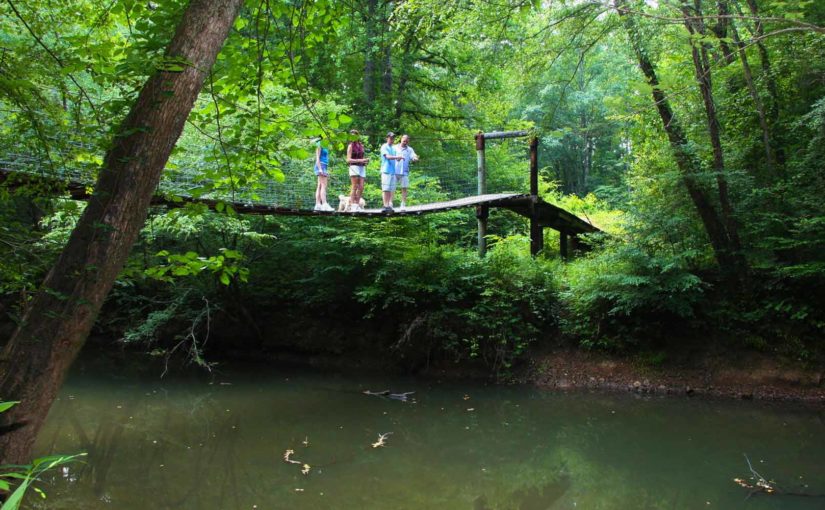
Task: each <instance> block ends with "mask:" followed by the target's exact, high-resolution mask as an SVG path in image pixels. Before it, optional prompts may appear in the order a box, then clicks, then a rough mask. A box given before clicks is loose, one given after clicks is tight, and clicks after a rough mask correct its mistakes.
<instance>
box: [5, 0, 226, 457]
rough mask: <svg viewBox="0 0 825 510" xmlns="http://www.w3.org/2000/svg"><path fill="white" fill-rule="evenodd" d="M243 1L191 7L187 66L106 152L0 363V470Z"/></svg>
mask: <svg viewBox="0 0 825 510" xmlns="http://www.w3.org/2000/svg"><path fill="white" fill-rule="evenodd" d="M241 4H242V0H192V1H191V2H190V4H189V6H188V7H187V9H186V11H185V13H184V14H183V18H182V19H181V22H180V24H179V26H178V28H177V31H176V33H175V35H174V37H173V38H172V41H171V42H170V44H169V47H168V48H167V50H166V56H167V58H170V59H175V61H182V62H185V63H186V67H185V68H184V69H183V70H182V71H180V72H170V71H156V72H155V74H154V75H153V76H152V77H151V78H149V80H148V81H147V82H146V84H145V85H144V87H143V90H141V92H140V95H139V96H138V99H137V101H136V103H135V104H134V106H133V107H132V110H131V111H130V112H129V114H128V115H127V116H126V118H125V120H124V121H123V124H122V125H121V127H120V130H119V134H118V136H115V138H114V141H113V146H112V148H111V149H110V150H109V151H108V152H107V154H106V157H105V159H104V163H103V167H102V169H101V173H100V177H99V178H98V182H97V185H96V187H95V193H94V196H93V197H92V198H91V199H90V200H89V204H88V206H87V207H86V210H85V211H84V212H83V215H82V216H81V218H80V220H79V221H78V223H77V226H76V227H75V229H74V230H73V231H72V234H71V236H70V237H69V241H68V243H67V245H66V247H65V248H64V249H63V252H62V253H61V255H60V257H59V259H58V260H57V263H56V264H55V265H54V267H53V268H52V269H51V271H50V272H49V274H48V275H47V276H46V279H45V281H44V282H43V285H42V287H41V289H40V291H39V292H38V293H37V295H36V297H35V298H34V300H33V301H32V303H31V306H30V307H29V309H28V312H27V313H26V314H25V315H24V317H23V321H22V322H21V324H20V326H19V327H18V329H17V331H16V332H15V333H14V335H12V337H11V339H10V340H9V342H8V344H7V345H6V347H5V349H4V351H3V353H2V357H0V360H1V361H0V362H1V363H2V365H0V396H2V397H3V399H5V400H19V401H21V403H20V405H18V406H16V407H14V408H12V409H11V410H10V411H8V412H6V413H4V414H3V415H0V416H1V417H2V419H3V422H2V428H0V432H2V436H0V464H2V463H6V462H15V463H19V462H24V461H26V459H27V458H28V457H29V456H30V453H31V449H32V446H33V444H34V440H35V438H36V436H37V433H38V431H39V430H40V427H41V425H42V424H43V421H44V419H45V417H46V414H47V413H48V411H49V407H50V406H51V404H52V402H53V401H54V399H55V396H56V394H57V391H58V389H59V388H60V385H61V384H62V382H63V380H64V378H65V376H66V372H67V371H68V369H69V366H70V365H71V364H72V362H73V361H74V359H75V358H76V356H77V354H78V352H79V351H80V349H81V347H82V346H83V344H84V343H85V341H86V337H87V335H88V333H89V331H90V329H91V327H92V325H93V323H94V321H95V318H96V317H97V314H98V312H99V311H100V307H101V306H102V304H103V300H104V299H105V297H106V295H107V294H108V293H109V290H110V289H111V287H112V285H113V283H114V281H115V278H116V277H117V275H118V273H119V272H120V270H121V269H122V268H123V265H124V263H125V262H126V259H127V257H128V255H129V250H130V249H131V247H132V245H133V244H134V242H135V239H136V238H137V236H138V233H139V232H140V229H141V227H142V226H143V223H144V221H145V220H146V215H147V212H148V209H149V203H150V200H151V198H152V194H153V193H154V191H155V189H156V187H157V184H158V182H159V180H160V176H161V172H162V171H163V168H164V166H165V165H166V161H167V160H168V159H169V154H170V153H171V151H172V148H173V147H174V146H175V143H176V142H177V140H178V137H179V136H180V134H181V131H182V130H183V126H184V123H185V121H186V118H187V117H188V116H189V112H190V111H191V109H192V105H193V104H194V102H195V100H196V99H197V97H198V93H199V92H200V90H201V87H202V86H203V82H204V78H205V76H206V74H207V73H208V72H209V70H210V69H211V67H212V64H213V63H214V62H215V58H216V56H217V53H218V51H219V50H220V48H221V46H222V45H223V43H224V41H225V40H226V37H227V35H228V33H229V29H230V27H231V26H232V23H233V21H234V19H235V17H236V16H237V14H238V10H239V8H240V6H241Z"/></svg>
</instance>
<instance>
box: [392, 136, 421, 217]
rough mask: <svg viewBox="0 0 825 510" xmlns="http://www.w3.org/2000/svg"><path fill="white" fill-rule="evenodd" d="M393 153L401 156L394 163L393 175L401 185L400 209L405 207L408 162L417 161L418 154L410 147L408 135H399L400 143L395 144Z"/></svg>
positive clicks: (408, 184)
mask: <svg viewBox="0 0 825 510" xmlns="http://www.w3.org/2000/svg"><path fill="white" fill-rule="evenodd" d="M395 153H396V154H398V155H399V156H401V159H400V160H399V161H398V163H396V164H395V175H396V178H397V179H398V181H399V182H398V185H399V186H400V187H401V210H402V211H403V210H404V209H406V208H407V188H409V187H410V163H415V162H416V161H418V154H416V153H415V151H414V150H413V148H412V147H410V137H409V135H401V143H400V144H398V145H396V146H395Z"/></svg>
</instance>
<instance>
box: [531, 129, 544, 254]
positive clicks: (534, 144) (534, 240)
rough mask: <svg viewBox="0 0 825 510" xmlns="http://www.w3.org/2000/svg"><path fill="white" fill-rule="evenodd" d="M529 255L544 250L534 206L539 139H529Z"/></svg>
mask: <svg viewBox="0 0 825 510" xmlns="http://www.w3.org/2000/svg"><path fill="white" fill-rule="evenodd" d="M530 198H531V199H532V205H531V207H530V255H532V256H534V257H535V256H536V255H538V254H539V252H540V251H541V250H543V249H544V228H543V227H542V226H541V224H540V223H539V216H538V214H539V213H538V208H537V207H536V204H537V203H538V199H539V139H538V138H537V137H535V136H534V137H532V138H531V139H530Z"/></svg>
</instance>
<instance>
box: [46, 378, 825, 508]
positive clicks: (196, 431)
mask: <svg viewBox="0 0 825 510" xmlns="http://www.w3.org/2000/svg"><path fill="white" fill-rule="evenodd" d="M385 387H388V388H392V390H393V391H394V392H405V391H415V392H416V393H415V397H416V401H415V402H412V401H407V402H404V401H398V400H391V399H381V398H376V397H374V396H367V395H364V394H362V393H361V391H362V390H364V389H369V388H382V389H383V388H385ZM822 420H823V417H822V413H821V412H815V411H808V410H804V409H801V408H798V407H791V406H768V405H763V404H758V403H753V402H747V403H740V402H710V401H696V400H688V399H674V400H664V399H654V400H649V399H648V400H646V399H638V398H633V397H629V396H603V395H602V396H599V395H586V394H572V395H553V394H546V393H540V392H536V391H533V390H530V389H525V388H486V387H482V386H459V385H451V384H437V383H429V382H422V381H415V380H394V381H387V380H376V379H369V378H363V377H343V376H330V375H326V376H324V375H317V374H315V375H313V374H298V373H285V372H283V371H281V372H279V373H277V374H273V373H272V369H271V368H268V367H239V368H237V369H236V370H233V371H227V372H225V373H224V374H223V375H221V376H219V377H218V378H217V379H215V380H212V381H205V380H200V379H197V378H196V379H194V380H193V379H183V378H179V379H172V378H168V376H167V379H164V380H163V381H159V380H158V379H156V378H152V379H145V378H141V377H136V378H132V377H126V378H115V377H114V376H111V375H106V374H105V373H104V374H101V373H98V372H96V371H87V372H85V373H83V374H76V375H75V376H74V377H73V378H72V379H71V380H70V381H69V383H68V384H67V385H66V387H65V389H64V391H63V393H62V396H61V398H60V400H59V401H58V402H57V403H56V405H55V407H54V409H53V412H52V414H51V416H50V418H49V421H48V423H47V426H46V428H45V429H44V432H43V434H42V435H41V437H40V441H39V444H38V449H39V451H40V452H63V453H70V452H77V451H87V452H89V459H88V462H87V463H86V464H74V465H71V466H69V467H68V468H66V469H64V470H62V471H60V472H56V473H53V474H52V475H51V476H50V477H49V479H48V480H47V481H48V485H47V486H45V487H44V489H45V490H46V492H47V493H48V495H49V498H48V499H47V500H45V501H35V500H34V498H33V499H32V500H31V501H30V502H31V504H32V507H34V508H53V509H64V508H65V509H69V508H71V509H76V508H84V509H97V508H117V509H127V510H128V509H149V508H151V509H155V508H170V509H171V508H175V509H199V510H201V509H207V510H208V509H221V510H223V509H253V508H259V509H264V508H274V509H280V508H284V509H286V508H289V509H451V510H452V509H467V510H471V509H472V510H482V509H483V510H504V509H519V510H544V509H574V508H588V509H590V508H597V509H598V508H609V509H634V510H636V509H645V508H651V509H653V508H668V509H681V508H685V509H688V508H690V509H696V508H726V509H727V508H745V507H748V508H756V509H774V508H788V509H812V508H823V503H824V502H825V500H823V499H811V498H789V497H781V496H770V497H768V496H755V497H753V498H751V499H749V500H747V501H746V500H745V497H746V496H747V492H746V491H744V489H742V488H741V487H739V486H737V485H735V484H734V483H733V482H732V479H733V478H735V477H746V476H747V475H748V470H747V466H746V464H745V462H744V459H743V457H742V454H743V453H744V452H747V453H748V454H749V456H750V458H751V459H752V460H753V461H754V463H755V464H756V466H758V467H756V469H757V470H759V471H760V472H762V473H763V474H765V475H766V476H769V477H774V478H775V479H777V481H781V482H782V483H784V484H785V486H786V487H794V488H795V489H799V490H805V491H810V492H825V465H823V463H822V454H823V452H825V434H823V432H824V431H823V427H822V425H823V421H822ZM389 432H391V433H392V434H391V435H388V436H386V440H385V442H386V444H385V446H382V447H375V448H374V447H373V444H374V443H375V442H376V439H377V438H378V436H379V435H380V434H386V433H389ZM288 449H292V450H294V452H295V453H294V454H293V457H292V458H294V459H297V460H300V464H290V463H287V462H284V458H283V457H284V452H285V451H286V450H288ZM303 464H308V465H309V466H310V467H311V469H310V470H309V474H307V475H303V474H302V473H301V471H302V469H303ZM806 485H807V487H805V486H806Z"/></svg>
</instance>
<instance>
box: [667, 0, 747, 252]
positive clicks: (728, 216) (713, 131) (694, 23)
mask: <svg viewBox="0 0 825 510" xmlns="http://www.w3.org/2000/svg"><path fill="white" fill-rule="evenodd" d="M693 3H694V7H693V12H691V9H690V8H689V7H688V6H687V5H686V4H683V5H682V12H683V13H684V15H685V27H686V28H687V30H688V33H690V35H691V36H692V37H693V36H696V35H698V36H699V37H700V38H704V37H705V36H706V35H707V34H706V31H705V25H704V21H702V8H701V7H702V3H701V0H693ZM691 18H692V19H691ZM690 47H691V52H692V55H693V69H694V72H695V76H696V82H697V83H698V84H699V91H700V92H701V93H702V102H703V103H704V105H705V116H706V117H707V127H708V137H709V138H710V144H711V147H712V148H713V170H714V173H715V174H716V185H717V187H718V192H719V204H720V206H721V209H722V220H723V221H724V222H725V229H726V231H727V235H728V238H729V243H730V245H731V247H732V248H733V249H734V250H736V252H737V254H736V257H737V258H738V259H739V263H740V264H741V265H744V264H745V260H744V257H741V249H742V245H741V242H740V240H739V226H738V224H737V221H736V216H735V215H734V212H733V206H732V205H731V200H730V193H729V192H728V179H727V176H726V175H725V174H726V171H725V157H724V150H723V148H722V135H721V133H720V131H721V126H720V124H719V116H718V115H717V114H716V103H715V102H714V100H713V83H712V82H711V68H710V60H709V59H708V53H707V43H705V42H702V41H699V42H696V41H695V40H693V39H692V41H691V45H690Z"/></svg>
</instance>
